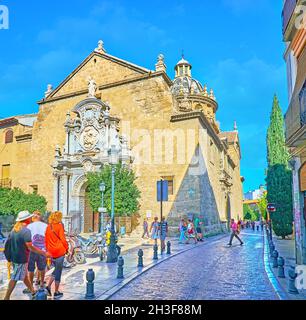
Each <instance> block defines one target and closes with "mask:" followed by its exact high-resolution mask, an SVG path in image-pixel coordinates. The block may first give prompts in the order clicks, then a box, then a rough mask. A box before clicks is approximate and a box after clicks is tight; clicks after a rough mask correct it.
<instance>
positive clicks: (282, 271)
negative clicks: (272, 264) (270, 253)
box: [277, 257, 286, 278]
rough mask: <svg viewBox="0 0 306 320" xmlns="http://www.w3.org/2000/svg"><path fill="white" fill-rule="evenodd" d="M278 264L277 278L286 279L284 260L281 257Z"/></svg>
mask: <svg viewBox="0 0 306 320" xmlns="http://www.w3.org/2000/svg"><path fill="white" fill-rule="evenodd" d="M277 263H278V277H279V278H286V276H285V268H284V265H285V259H284V258H283V257H279V258H278V260H277Z"/></svg>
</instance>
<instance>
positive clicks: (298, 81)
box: [282, 0, 306, 264]
mask: <svg viewBox="0 0 306 320" xmlns="http://www.w3.org/2000/svg"><path fill="white" fill-rule="evenodd" d="M303 5H304V6H305V1H302V0H286V1H284V7H283V14H282V17H283V39H284V42H285V44H286V50H285V54H284V58H285V61H286V64H287V80H288V96H289V107H288V110H287V112H286V115H285V124H286V144H287V146H288V148H289V151H290V154H291V161H290V164H291V167H292V169H293V171H292V172H293V201H294V203H293V206H294V220H295V233H296V234H295V237H296V256H297V263H299V264H302V263H304V264H305V263H306V233H305V221H306V220H305V217H306V12H305V10H304V11H303V8H304V7H303Z"/></svg>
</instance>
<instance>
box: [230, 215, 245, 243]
mask: <svg viewBox="0 0 306 320" xmlns="http://www.w3.org/2000/svg"><path fill="white" fill-rule="evenodd" d="M230 228H231V237H230V241H229V243H228V246H230V247H231V246H232V243H233V239H234V237H235V238H237V239H238V240H239V241H240V245H241V246H242V245H243V241H242V240H241V239H240V238H239V236H238V234H239V231H238V224H237V223H236V222H235V220H234V219H231V224H230Z"/></svg>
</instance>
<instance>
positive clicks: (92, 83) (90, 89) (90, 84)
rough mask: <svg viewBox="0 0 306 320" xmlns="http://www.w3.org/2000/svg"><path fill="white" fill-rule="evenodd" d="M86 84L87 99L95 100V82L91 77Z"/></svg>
mask: <svg viewBox="0 0 306 320" xmlns="http://www.w3.org/2000/svg"><path fill="white" fill-rule="evenodd" d="M87 82H88V98H95V94H96V91H97V84H96V81H95V80H94V79H93V78H92V77H89V78H88V79H87Z"/></svg>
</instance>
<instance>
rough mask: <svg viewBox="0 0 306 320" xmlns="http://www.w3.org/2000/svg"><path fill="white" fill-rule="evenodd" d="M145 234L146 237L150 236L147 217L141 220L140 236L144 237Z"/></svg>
mask: <svg viewBox="0 0 306 320" xmlns="http://www.w3.org/2000/svg"><path fill="white" fill-rule="evenodd" d="M145 236H146V237H147V238H148V239H149V238H150V234H149V224H148V219H144V220H143V235H142V237H141V238H142V239H144V237H145Z"/></svg>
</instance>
